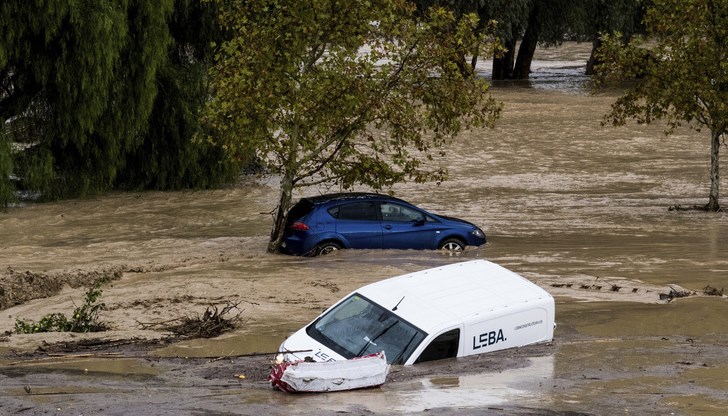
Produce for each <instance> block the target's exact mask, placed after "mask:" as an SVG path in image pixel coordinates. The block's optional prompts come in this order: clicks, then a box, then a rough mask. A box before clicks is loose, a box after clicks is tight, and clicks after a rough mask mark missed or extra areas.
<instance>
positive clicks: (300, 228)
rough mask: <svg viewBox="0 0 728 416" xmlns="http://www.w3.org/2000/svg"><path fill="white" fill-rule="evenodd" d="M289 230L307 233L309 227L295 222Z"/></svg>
mask: <svg viewBox="0 0 728 416" xmlns="http://www.w3.org/2000/svg"><path fill="white" fill-rule="evenodd" d="M291 229H292V230H296V231H308V230H309V227H308V225H306V224H304V223H302V222H301V221H296V222H294V223H293V224H291Z"/></svg>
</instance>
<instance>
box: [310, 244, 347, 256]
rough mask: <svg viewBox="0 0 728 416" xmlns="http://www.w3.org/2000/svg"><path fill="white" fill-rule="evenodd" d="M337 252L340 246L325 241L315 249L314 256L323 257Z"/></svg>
mask: <svg viewBox="0 0 728 416" xmlns="http://www.w3.org/2000/svg"><path fill="white" fill-rule="evenodd" d="M339 250H341V244H339V243H337V242H334V241H326V242H324V243H321V244H319V245H318V246H317V247H316V254H317V255H319V256H323V255H326V254H331V253H333V252H334V251H339Z"/></svg>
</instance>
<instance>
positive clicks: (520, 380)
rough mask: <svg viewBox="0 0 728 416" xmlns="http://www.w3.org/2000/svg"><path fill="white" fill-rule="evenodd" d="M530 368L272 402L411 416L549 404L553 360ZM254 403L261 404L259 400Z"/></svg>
mask: <svg viewBox="0 0 728 416" xmlns="http://www.w3.org/2000/svg"><path fill="white" fill-rule="evenodd" d="M529 360H530V365H528V366H525V367H523V368H518V369H512V370H505V371H502V372H499V373H491V372H488V373H482V374H472V375H465V376H457V375H454V376H449V377H433V378H423V379H420V380H415V381H412V382H409V383H398V384H396V385H395V384H392V385H389V384H385V385H384V386H382V387H381V388H374V389H365V390H357V391H350V392H337V393H335V394H326V395H290V394H289V395H283V394H276V393H279V392H274V393H273V394H272V395H271V397H270V400H274V401H276V402H280V403H281V404H283V405H285V406H287V407H288V408H289V409H290V410H291V411H295V410H299V409H302V408H306V409H322V410H327V411H334V412H347V411H354V410H355V411H356V412H358V413H368V412H375V413H383V414H391V413H413V412H424V411H427V410H431V409H438V408H460V409H467V408H476V407H484V406H495V405H502V404H504V403H519V405H520V406H523V407H531V406H532V407H538V408H544V407H547V406H548V403H547V402H548V400H549V391H550V387H551V383H550V380H551V379H552V377H553V371H554V360H553V356H545V357H534V358H530V359H529ZM255 401H257V402H259V401H260V397H258V398H257V399H256V400H255Z"/></svg>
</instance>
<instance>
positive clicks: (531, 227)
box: [0, 44, 728, 415]
mask: <svg viewBox="0 0 728 416" xmlns="http://www.w3.org/2000/svg"><path fill="white" fill-rule="evenodd" d="M587 55H588V47H587V46H585V45H574V44H569V45H566V46H564V47H561V48H559V49H555V50H546V51H540V53H539V55H537V56H536V61H535V62H534V71H535V72H534V76H533V80H532V81H531V82H529V83H497V84H496V85H495V86H494V87H493V90H492V91H493V95H494V97H495V98H497V99H498V100H500V101H502V102H503V103H504V106H505V107H504V113H503V117H502V119H501V120H500V121H499V123H498V126H497V127H496V128H495V129H494V130H479V131H472V132H468V133H466V134H464V135H463V136H461V137H460V138H458V139H457V140H456V141H455V142H454V143H453V144H452V146H451V147H450V148H449V149H448V154H447V156H446V157H444V158H441V159H439V160H437V162H436V163H440V164H443V165H445V166H447V167H448V168H449V171H450V178H449V180H448V181H446V182H444V183H442V184H441V185H440V186H436V185H434V184H403V185H398V186H397V187H395V188H394V191H395V194H396V196H398V197H401V198H403V199H406V200H408V201H410V202H412V203H415V204H417V205H419V206H421V207H423V208H425V209H428V210H430V211H433V212H436V213H441V214H445V215H452V216H457V217H460V218H463V219H466V220H468V221H471V222H473V223H475V224H478V225H480V226H481V227H482V228H483V229H484V230H485V232H486V234H487V236H488V244H487V245H485V246H483V247H480V248H477V249H475V248H470V249H469V250H467V251H466V252H464V253H463V254H462V255H460V256H447V255H443V254H441V253H439V252H434V251H396V250H392V251H389V250H387V251H368V250H367V251H341V252H338V253H335V254H333V255H330V256H325V257H320V258H296V257H289V256H282V255H270V254H267V253H265V246H266V242H267V236H268V233H269V230H270V224H271V217H270V215H269V212H270V211H271V210H272V209H273V208H274V206H275V203H276V198H277V189H278V188H277V180H276V178H275V177H252V178H244V179H243V180H242V181H241V182H240V183H239V184H237V185H236V186H234V187H230V188H227V189H222V190H213V191H198V192H191V191H190V192H174V193H162V192H145V193H126V194H111V195H106V196H102V197H98V198H93V199H86V200H73V201H64V202H59V203H51V204H41V205H37V204H32V203H26V204H22V205H20V206H17V207H12V208H10V209H9V210H8V212H6V213H0V278H2V280H0V300H1V301H2V302H4V304H3V305H2V308H5V309H4V310H2V314H0V331H2V332H5V331H8V332H6V333H5V336H0V366H1V367H0V396H2V400H0V414H3V415H4V414H20V415H31V414H58V415H71V414H73V415H78V414H119V415H122V414H163V415H172V414H194V415H207V414H262V413H265V414H281V415H284V414H332V415H333V414H341V413H344V414H346V413H352V414H407V413H411V414H418V413H423V412H427V413H428V414H453V415H454V414H466V415H467V414H471V415H476V414H478V415H479V414H519V415H520V414H524V415H525V414H589V415H615V414H625V415H629V414H636V415H642V414H655V415H670V414H675V415H724V414H727V413H728V300H727V298H726V297H725V296H708V295H706V294H705V293H704V291H705V288H706V287H708V286H710V287H711V288H715V289H718V290H720V289H722V288H724V287H728V256H726V251H725V250H726V247H728V214H726V213H705V212H702V211H697V210H672V211H670V210H668V208H669V207H670V206H680V207H685V208H688V207H692V206H694V205H702V204H705V203H707V195H708V186H709V176H708V168H709V163H710V160H709V154H708V150H709V136H708V134H707V133H705V132H703V133H697V132H694V131H690V130H681V131H678V132H677V133H676V134H674V135H673V136H670V137H665V136H664V135H663V133H662V127H661V126H646V127H645V126H635V125H630V126H628V127H623V128H612V127H602V126H601V125H600V121H601V119H602V116H603V114H605V113H606V112H607V110H608V108H609V105H610V103H612V102H613V101H614V99H615V97H616V94H604V95H598V96H592V95H590V94H589V93H588V92H587V91H586V90H585V88H584V87H583V85H582V83H583V82H584V81H585V79H584V78H583V77H582V76H581V75H580V74H581V73H583V62H584V61H585V59H586V56H587ZM484 68H487V65H484ZM726 185H728V182H726V181H725V180H724V181H723V183H722V184H721V187H722V189H723V190H725V189H728V187H727V186H726ZM327 191H338V189H308V190H305V191H304V192H303V193H301V194H299V195H297V197H301V196H307V195H314V194H317V193H320V192H327ZM724 199H725V198H724ZM726 201H728V200H726ZM725 204H726V205H728V202H725ZM474 258H484V259H488V260H491V261H494V262H496V263H499V264H501V265H503V266H505V267H507V268H510V269H512V270H514V271H516V272H518V273H520V274H522V275H524V276H525V277H527V278H529V279H530V280H532V281H533V282H535V283H536V284H538V285H540V286H541V287H543V288H544V289H546V290H548V291H549V292H550V293H551V294H553V295H554V296H555V298H556V322H557V324H558V326H557V328H556V331H555V334H554V340H553V342H552V343H550V344H547V345H540V346H529V347H524V348H521V349H518V350H516V351H510V352H502V353H495V354H493V355H492V356H490V357H484V356H483V357H471V358H466V359H459V360H445V361H446V362H444V363H437V364H432V365H429V364H422V365H418V366H413V367H407V368H403V367H399V368H394V369H393V371H392V373H390V378H391V379H388V382H387V383H386V384H385V385H383V386H382V387H381V388H375V389H368V390H362V391H355V392H343V393H333V394H322V395H290V394H286V393H281V392H278V391H274V390H272V389H271V388H270V387H269V386H268V384H267V382H266V381H265V375H267V368H266V365H267V363H268V361H269V360H270V359H271V358H272V355H268V356H266V355H262V356H255V358H254V359H253V361H244V360H242V359H237V358H234V357H238V356H241V355H245V354H250V353H254V352H272V351H275V350H276V349H277V347H278V345H279V344H280V342H281V341H282V340H283V339H285V338H286V337H287V336H288V335H289V334H290V333H291V332H292V331H294V330H296V329H298V328H300V327H301V326H303V325H305V324H306V323H308V322H309V321H310V320H311V319H313V318H314V317H315V316H316V315H317V314H318V313H319V312H320V311H322V310H323V309H324V308H326V307H327V306H328V305H330V304H331V303H332V302H334V301H336V300H338V299H339V298H341V297H342V296H344V295H345V294H347V293H348V292H349V291H351V290H354V289H356V288H357V287H359V286H361V285H363V284H366V283H370V282H373V281H376V280H379V279H382V278H386V277H391V276H394V275H398V274H402V273H406V272H411V271H417V270H422V269H425V268H428V267H433V266H437V265H442V264H448V263H453V262H458V261H463V260H468V259H474ZM102 274H107V275H113V276H115V280H113V281H112V282H111V284H109V285H107V286H105V287H104V288H103V290H104V292H103V296H102V300H103V301H104V303H105V304H106V307H107V310H106V311H104V313H103V315H102V317H103V320H104V321H105V322H107V323H108V324H109V325H110V326H111V328H112V330H111V331H108V332H105V333H103V334H96V335H71V334H35V335H18V334H14V333H12V330H13V325H14V322H15V320H16V318H19V319H32V320H38V319H40V318H41V317H42V316H43V315H45V314H48V313H52V312H64V313H66V314H70V312H71V311H72V310H73V308H74V307H75V306H78V305H79V304H80V303H82V299H83V294H84V292H85V291H86V285H88V284H89V283H90V282H91V281H93V279H94V278H96V277H98V276H99V275H102ZM671 292H672V293H677V292H680V293H689V294H691V296H687V297H683V298H675V299H672V300H671V301H669V299H667V298H666V296H664V295H668V294H670V293H671ZM661 295H663V296H661ZM226 302H235V303H238V302H239V308H240V310H242V313H241V317H242V323H241V324H240V326H239V328H238V329H237V330H235V331H234V332H232V333H229V334H226V335H223V336H221V337H218V338H214V339H205V340H199V339H198V340H188V341H181V342H178V343H173V344H165V345H160V346H159V347H158V348H153V349H152V350H145V351H144V352H143V353H139V352H136V353H134V354H131V353H127V352H128V351H127V352H125V351H126V350H125V349H123V348H121V349H119V350H117V351H118V352H117V353H113V354H112V353H108V352H107V353H104V354H105V355H104V354H94V353H91V354H80V353H79V354H75V355H74V354H70V353H67V354H62V355H60V356H59V355H54V354H43V353H42V352H43V351H45V350H41V351H40V352H36V353H35V354H33V355H27V353H29V352H32V351H36V349H37V348H38V347H41V348H45V349H46V350H47V348H48V345H50V344H54V343H59V342H78V341H79V340H86V339H98V338H104V339H111V340H130V339H136V340H140V339H146V340H149V339H157V338H162V337H164V336H165V335H167V334H165V333H162V332H160V331H155V330H151V329H144V326H143V325H141V324H140V323H153V322H163V321H167V320H171V319H175V318H178V317H180V316H186V315H188V316H189V315H193V314H199V313H202V312H203V311H204V310H205V308H206V307H207V306H208V305H224V304H226ZM222 357H230V358H222Z"/></svg>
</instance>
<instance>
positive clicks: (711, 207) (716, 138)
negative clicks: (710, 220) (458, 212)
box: [705, 130, 721, 211]
mask: <svg viewBox="0 0 728 416" xmlns="http://www.w3.org/2000/svg"><path fill="white" fill-rule="evenodd" d="M710 136H711V140H710V196H709V197H708V205H706V206H705V210H706V211H720V204H719V203H718V191H719V189H720V175H719V167H720V163H719V162H720V160H719V157H718V156H719V151H720V136H721V133H720V131H718V130H711V134H710Z"/></svg>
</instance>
